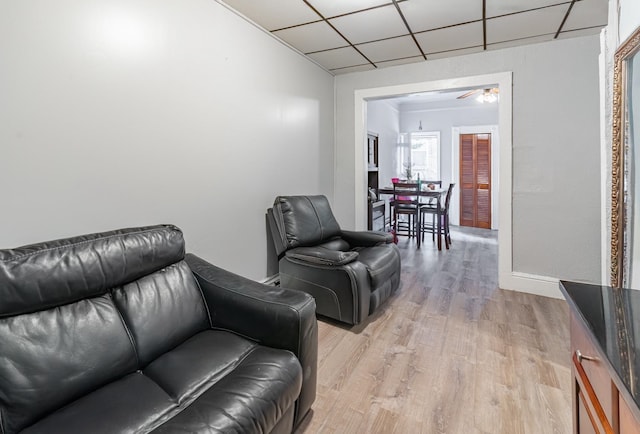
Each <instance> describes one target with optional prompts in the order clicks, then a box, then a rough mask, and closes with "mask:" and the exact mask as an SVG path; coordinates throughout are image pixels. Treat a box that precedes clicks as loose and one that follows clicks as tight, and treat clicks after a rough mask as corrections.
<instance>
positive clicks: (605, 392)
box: [571, 315, 618, 426]
mask: <svg viewBox="0 0 640 434" xmlns="http://www.w3.org/2000/svg"><path fill="white" fill-rule="evenodd" d="M588 333H589V334H590V332H587V330H585V327H584V325H583V324H582V323H581V322H580V320H579V319H577V318H576V317H575V316H573V315H571V350H572V360H573V364H574V366H573V372H574V375H575V376H576V380H578V381H579V382H580V380H581V381H582V382H583V383H588V385H587V384H584V385H585V386H586V387H587V388H588V387H589V386H590V387H592V388H593V392H594V395H595V396H588V393H587V391H586V390H582V393H583V394H584V395H585V398H586V399H587V400H591V401H594V400H595V401H597V403H598V404H599V405H600V406H601V407H602V410H603V413H604V417H605V418H606V422H607V423H608V425H609V426H613V421H614V417H613V416H614V408H616V410H617V401H618V400H617V397H618V393H617V389H616V388H615V386H614V384H613V382H612V381H611V377H610V376H609V373H608V372H607V368H606V366H605V365H604V363H605V362H604V361H603V360H602V355H601V354H600V352H599V351H597V350H596V348H595V346H594V345H593V344H592V343H591V340H590V339H589V337H588ZM577 354H580V355H582V356H583V357H582V358H580V357H576V355H577ZM580 368H582V369H580ZM580 371H582V372H580ZM582 373H584V375H581V374H582ZM614 398H615V399H614ZM614 404H615V407H614ZM593 416H595V415H593ZM616 416H617V415H616ZM603 422H604V421H603Z"/></svg>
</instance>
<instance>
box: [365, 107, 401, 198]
mask: <svg viewBox="0 0 640 434" xmlns="http://www.w3.org/2000/svg"><path fill="white" fill-rule="evenodd" d="M399 123H400V114H399V112H398V109H397V108H396V107H395V106H394V105H393V104H392V103H390V102H389V101H385V100H379V101H369V102H368V103H367V130H368V131H370V132H374V133H377V134H378V182H379V185H380V187H385V186H388V185H391V178H393V177H395V176H398V174H397V173H396V167H397V154H396V146H397V143H398V134H399V133H400V129H399Z"/></svg>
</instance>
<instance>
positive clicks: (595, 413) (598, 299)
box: [560, 281, 640, 434]
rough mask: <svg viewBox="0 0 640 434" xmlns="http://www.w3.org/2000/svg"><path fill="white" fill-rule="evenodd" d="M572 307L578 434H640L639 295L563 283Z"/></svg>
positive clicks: (571, 323)
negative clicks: (636, 320) (639, 380)
mask: <svg viewBox="0 0 640 434" xmlns="http://www.w3.org/2000/svg"><path fill="white" fill-rule="evenodd" d="M560 289H561V291H562V293H563V294H564V295H565V298H566V299H567V302H568V304H569V308H570V309H569V312H570V331H571V368H572V373H573V376H572V377H573V378H572V387H571V389H572V395H573V432H574V434H585V433H598V434H637V433H640V407H639V406H638V400H639V399H640V391H639V390H637V387H636V385H637V380H636V376H637V374H638V368H639V367H640V363H638V360H639V357H640V354H637V350H636V349H637V348H640V347H639V346H637V342H636V341H637V340H638V339H639V338H640V337H638V336H634V332H633V324H634V321H633V318H634V317H635V316H636V315H637V314H640V312H635V311H634V310H636V309H640V291H636V290H627V289H621V288H611V287H607V286H600V285H590V284H584V283H576V282H567V281H561V282H560Z"/></svg>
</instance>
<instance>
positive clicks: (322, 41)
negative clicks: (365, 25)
mask: <svg viewBox="0 0 640 434" xmlns="http://www.w3.org/2000/svg"><path fill="white" fill-rule="evenodd" d="M273 34H274V35H276V36H277V37H278V38H280V39H282V40H283V41H285V42H287V43H289V44H291V45H293V46H294V47H296V48H297V49H298V50H300V51H302V52H303V53H311V52H313V51H320V50H328V49H331V48H337V47H343V46H345V45H348V43H347V42H346V41H345V40H344V39H343V38H341V37H340V35H338V34H337V33H336V32H335V31H334V30H333V29H332V28H331V26H329V25H328V24H327V23H325V22H324V21H321V22H318V23H312V24H306V25H304V26H299V27H291V28H289V29H284V30H279V31H277V32H273Z"/></svg>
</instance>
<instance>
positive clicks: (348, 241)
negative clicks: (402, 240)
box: [267, 195, 400, 324]
mask: <svg viewBox="0 0 640 434" xmlns="http://www.w3.org/2000/svg"><path fill="white" fill-rule="evenodd" d="M267 216H268V219H269V227H270V229H271V232H272V235H273V240H274V244H275V249H276V252H277V253H278V255H279V271H280V282H281V285H282V286H283V287H286V288H293V289H297V290H300V291H304V292H307V293H309V294H311V295H313V297H314V298H315V300H316V306H317V312H318V314H320V315H323V316H326V317H330V318H333V319H336V320H338V321H342V322H346V323H349V324H358V323H360V322H361V321H363V320H364V319H365V318H366V317H367V316H369V315H370V314H371V313H373V312H374V311H375V309H377V308H378V306H380V304H381V303H382V302H384V301H385V300H386V299H387V298H389V297H390V296H391V295H392V294H393V293H394V292H395V291H396V290H397V289H398V287H399V285H400V254H399V252H398V248H397V246H396V245H395V244H393V237H392V236H391V234H387V233H385V232H376V231H345V230H342V229H340V226H339V225H338V222H337V221H336V219H335V217H334V215H333V212H332V211H331V207H330V205H329V201H328V200H327V198H326V197H325V196H321V195H320V196H278V197H277V198H276V199H275V201H274V204H273V208H270V209H269V210H268V211H267Z"/></svg>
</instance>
